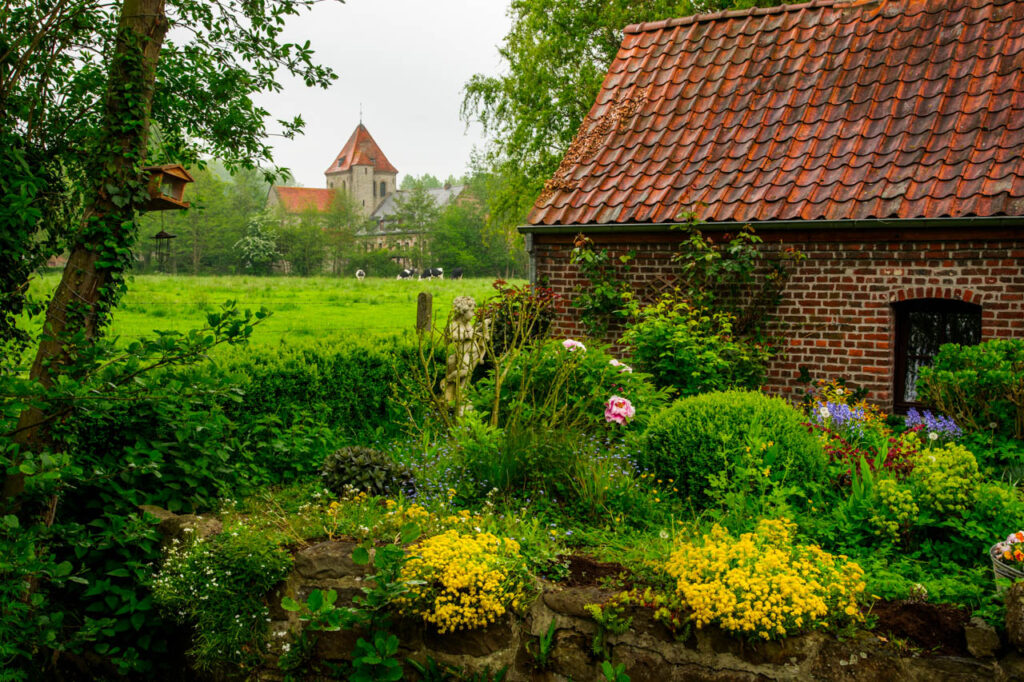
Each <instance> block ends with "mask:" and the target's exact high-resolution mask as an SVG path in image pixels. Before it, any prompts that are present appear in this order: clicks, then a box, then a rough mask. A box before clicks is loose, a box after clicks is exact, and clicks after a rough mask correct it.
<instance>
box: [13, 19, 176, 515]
mask: <svg viewBox="0 0 1024 682" xmlns="http://www.w3.org/2000/svg"><path fill="white" fill-rule="evenodd" d="M167 26H168V24H167V17H166V16H165V15H164V0H124V1H123V4H122V5H121V17H120V21H119V25H118V33H117V40H116V42H115V44H114V52H113V55H112V57H111V61H110V66H109V74H108V86H107V94H106V102H105V106H104V114H103V131H102V134H101V136H100V138H99V141H98V149H96V150H95V153H94V154H93V159H94V162H93V165H92V167H91V168H90V169H89V171H90V172H89V177H91V178H93V179H94V183H95V184H94V187H95V190H94V192H95V193H94V195H93V196H94V198H93V200H92V204H91V205H90V206H88V207H87V209H86V211H85V219H84V221H83V225H82V227H81V230H80V231H79V234H78V236H77V237H76V242H75V243H74V246H73V247H72V248H71V255H70V257H69V258H68V262H67V265H66V266H65V267H64V273H63V275H62V276H61V280H60V283H59V284H58V285H57V289H56V290H55V291H54V294H53V298H52V299H51V300H50V303H49V306H48V307H47V310H46V320H45V322H44V324H43V334H42V336H41V339H40V343H39V349H38V351H37V352H36V357H35V362H33V363H32V370H31V374H30V376H31V378H32V379H34V380H36V381H38V382H39V383H40V385H41V386H42V387H43V388H50V387H51V386H53V384H54V379H55V377H56V376H58V375H59V374H60V373H61V371H62V365H63V364H64V363H65V362H66V361H67V358H68V350H69V348H70V346H71V344H72V343H73V342H74V337H75V336H76V335H78V334H79V333H82V334H83V335H84V340H86V341H89V340H91V339H93V338H94V337H95V335H96V332H97V327H98V325H99V320H100V316H101V315H102V314H103V313H104V312H105V310H106V309H107V308H109V306H110V305H111V304H113V303H115V302H116V298H117V295H118V293H119V291H120V288H119V286H120V280H121V276H122V274H123V273H124V271H125V270H126V269H127V268H128V267H129V266H130V264H131V258H132V247H133V246H134V244H135V239H136V227H135V214H136V212H137V211H139V210H141V209H142V207H143V206H144V203H145V200H146V196H145V185H146V178H145V177H143V176H144V174H143V172H142V170H141V169H142V167H143V166H144V165H145V159H146V142H147V139H148V137H149V126H150V110H151V108H152V103H153V89H154V82H155V78H156V62H157V58H158V57H159V55H160V49H161V47H162V46H163V40H164V34H165V33H166V32H167ZM45 418H46V415H44V414H43V412H42V410H40V409H38V408H31V409H28V410H25V411H24V412H23V413H22V414H21V416H20V418H19V420H18V431H17V432H16V433H15V436H14V439H15V441H16V442H17V443H18V444H19V445H20V446H21V447H22V448H23V449H25V448H28V449H32V450H38V449H39V448H40V447H41V446H42V445H43V444H44V442H45V438H44V434H43V433H42V432H43V430H44V428H43V427H44V426H45V423H44V422H45ZM24 486H25V478H24V475H23V474H13V475H11V474H8V475H7V476H6V477H5V479H4V487H3V497H4V498H5V499H9V498H12V497H15V496H17V495H19V494H20V493H21V492H22V491H23V490H24Z"/></svg>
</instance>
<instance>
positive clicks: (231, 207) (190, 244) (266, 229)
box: [137, 162, 526, 277]
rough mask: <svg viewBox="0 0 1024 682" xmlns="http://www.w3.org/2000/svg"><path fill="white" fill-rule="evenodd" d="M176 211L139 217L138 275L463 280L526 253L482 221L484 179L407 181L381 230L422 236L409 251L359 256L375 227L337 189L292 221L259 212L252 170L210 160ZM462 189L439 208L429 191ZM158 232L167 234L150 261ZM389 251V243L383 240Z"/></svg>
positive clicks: (261, 192) (518, 260)
mask: <svg viewBox="0 0 1024 682" xmlns="http://www.w3.org/2000/svg"><path fill="white" fill-rule="evenodd" d="M191 173H192V176H193V177H194V178H195V183H193V184H192V185H191V186H190V187H189V189H188V191H187V194H186V198H187V199H188V201H189V202H190V204H191V206H190V208H189V209H187V210H182V211H164V212H162V213H159V214H148V215H145V216H143V218H142V220H141V241H142V245H141V247H140V249H139V254H140V255H139V257H138V263H137V269H138V271H141V272H160V271H173V272H176V273H178V274H191V275H214V274H243V273H252V274H258V275H273V274H290V275H299V276H310V275H336V276H351V275H353V274H354V273H355V271H356V270H363V271H364V272H366V273H367V274H368V275H369V276H377V277H394V276H395V274H396V273H397V272H398V271H399V270H401V269H402V267H404V265H405V264H412V266H413V267H415V268H419V269H422V268H425V267H443V268H445V269H446V270H447V271H449V272H450V271H451V270H452V269H454V268H456V267H461V268H462V269H463V272H464V274H465V275H466V276H468V277H498V276H501V277H513V276H522V275H523V274H524V273H525V266H526V253H525V251H524V250H523V243H522V238H521V237H520V236H519V234H518V233H517V232H516V231H515V230H514V229H512V230H501V229H497V228H495V227H494V225H493V224H492V222H491V221H490V220H489V219H488V218H489V213H488V206H489V203H490V194H491V192H493V191H494V186H495V182H494V178H493V177H492V176H489V175H486V174H475V175H471V176H463V177H454V176H449V177H448V179H447V180H446V181H444V182H442V181H441V180H439V179H438V178H436V177H435V176H433V175H430V174H424V175H422V176H411V175H410V176H405V177H404V178H403V180H402V183H401V185H400V188H401V189H402V190H405V191H404V192H403V193H402V195H400V196H399V197H398V199H397V211H396V213H395V216H394V218H393V220H392V221H391V222H389V224H388V227H389V229H395V228H397V229H399V230H401V231H405V232H415V233H419V234H420V235H422V236H423V238H421V239H419V240H418V241H417V244H416V246H415V247H412V248H396V247H394V246H392V247H391V248H384V249H376V250H373V251H367V250H366V246H365V244H366V242H365V239H366V238H362V237H361V236H360V233H364V232H367V231H372V230H373V229H374V228H375V225H374V224H373V223H372V222H371V221H368V220H367V219H366V218H364V217H363V216H362V214H361V212H360V210H359V207H357V206H356V204H355V202H353V201H352V200H351V199H350V198H349V196H348V195H347V194H345V193H344V192H342V191H340V190H339V191H338V192H337V193H336V194H335V196H334V199H333V200H332V202H331V204H330V206H329V207H328V209H327V210H326V211H323V212H320V211H317V210H315V209H313V208H310V209H309V210H307V211H304V212H302V213H299V214H288V213H285V212H284V210H283V208H282V207H278V208H277V209H274V210H267V208H266V203H267V194H268V191H269V185H268V184H267V183H266V181H265V179H264V177H263V175H262V173H260V172H259V171H258V170H244V169H243V170H239V171H237V172H235V173H233V174H232V173H229V172H227V171H226V170H225V169H224V167H223V166H222V165H221V164H219V163H216V162H212V163H209V164H207V165H206V166H205V167H203V168H200V169H195V170H192V171H191ZM445 185H450V186H465V190H464V191H463V193H462V194H461V195H460V196H459V198H458V200H456V201H453V202H451V203H450V204H448V205H446V206H438V205H437V204H436V203H435V201H434V199H433V197H432V196H431V194H430V192H429V191H428V190H430V189H440V188H441V187H443V186H445ZM159 232H165V233H169V234H173V235H174V238H173V239H170V240H167V242H166V244H165V246H164V247H163V248H166V249H167V256H166V258H159V257H158V249H159V248H160V247H159V246H158V244H157V240H155V239H154V236H155V235H156V234H157V233H159ZM391 241H392V243H393V244H394V243H395V242H396V241H398V240H396V239H392V240H391Z"/></svg>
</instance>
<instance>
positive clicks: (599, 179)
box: [520, 0, 1024, 410]
mask: <svg viewBox="0 0 1024 682" xmlns="http://www.w3.org/2000/svg"><path fill="white" fill-rule="evenodd" d="M684 211H686V212H694V213H695V214H696V215H697V217H698V218H699V219H700V220H702V221H704V224H703V225H702V226H701V229H702V230H703V231H704V232H705V234H706V235H708V236H712V237H714V236H715V235H720V234H721V233H724V232H732V233H735V232H736V231H737V230H738V229H739V228H741V227H742V226H744V225H751V226H753V227H754V228H755V229H756V231H757V234H758V235H759V236H760V237H762V238H763V239H764V245H763V247H764V249H765V250H779V249H785V248H788V247H796V248H798V249H800V250H801V251H802V252H804V253H805V254H806V256H807V258H806V259H805V260H803V261H802V262H800V263H799V264H796V265H795V266H794V267H793V268H792V272H793V274H792V277H791V279H790V280H789V283H788V285H787V287H786V289H785V291H784V294H783V301H782V304H781V307H780V309H779V310H778V317H779V319H780V320H781V321H782V322H783V323H785V324H786V328H787V329H789V330H791V331H790V332H787V334H788V337H787V343H788V347H787V349H786V352H785V353H784V354H783V355H781V356H780V357H778V358H777V359H776V360H775V361H774V362H773V364H772V365H771V366H770V368H769V374H768V381H767V384H768V386H767V388H768V389H769V390H771V391H773V392H776V393H780V394H783V395H789V396H793V395H794V394H795V393H796V392H798V391H802V390H803V388H804V385H803V384H802V383H801V382H800V376H801V368H803V369H804V370H806V371H807V372H809V373H810V375H811V376H812V377H813V378H816V379H817V378H840V377H843V378H846V379H848V380H851V381H853V382H854V383H856V384H857V385H860V386H863V387H865V388H867V389H868V390H869V396H870V399H871V400H872V401H874V402H876V403H878V404H880V405H882V406H883V407H885V408H890V409H897V410H899V409H902V408H906V407H907V406H908V405H910V404H913V400H914V395H915V393H914V381H915V379H916V376H917V370H918V368H919V367H920V366H922V365H924V364H927V363H928V362H929V361H930V359H931V357H932V356H933V355H934V354H935V352H936V351H937V348H938V346H939V345H940V344H942V343H945V342H958V343H977V342H979V341H982V340H986V339H992V338H999V337H1024V268H1022V263H1024V2H1021V1H1018V2H1014V1H1009V0H988V1H983V0H902V1H892V2H868V3H865V2H855V3H848V2H836V1H834V0H824V1H817V2H812V3H808V4H803V5H790V6H783V7H772V8H759V9H752V10H743V11H730V12H720V13H717V14H709V15H702V16H695V17H687V18H682V19H674V20H669V21H661V22H655V23H648V24H640V25H636V26H630V27H628V28H626V30H625V37H624V40H623V43H622V46H621V48H620V49H619V52H618V55H617V56H616V58H615V60H614V62H613V63H612V65H611V67H610V68H609V71H608V75H607V77H606V78H605V81H604V84H603V86H602V87H601V90H600V93H599V94H598V96H597V101H596V102H595V103H594V106H593V108H592V109H591V110H590V113H589V115H588V116H587V118H586V119H585V121H584V122H583V125H582V126H581V128H580V131H579V133H578V134H577V136H576V138H575V140H574V141H573V144H572V146H571V147H570V149H569V150H568V152H567V153H566V155H565V158H564V159H563V161H562V163H561V165H560V167H559V168H558V171H557V172H556V173H555V175H554V177H552V178H551V179H550V180H549V181H548V182H547V183H546V185H545V188H544V191H543V192H542V194H541V196H540V197H539V198H538V200H537V202H536V204H535V205H534V208H533V210H532V211H531V213H530V216H529V219H528V224H527V225H525V226H523V227H521V228H520V229H521V231H522V232H523V233H525V235H526V237H527V248H528V250H529V251H530V255H531V275H532V278H533V279H535V280H536V281H538V282H541V283H547V284H548V285H549V286H551V287H552V288H553V289H555V291H556V292H557V293H559V294H561V295H562V296H563V297H566V298H571V296H572V293H573V291H574V289H575V287H576V286H577V285H578V284H580V280H579V278H578V271H577V269H576V267H575V266H573V265H572V264H570V262H569V252H570V250H571V249H572V241H573V238H574V237H575V235H577V234H578V233H583V234H585V235H587V236H588V237H590V238H591V239H592V240H594V242H595V244H596V245H597V246H598V247H602V248H609V249H610V250H611V251H612V253H613V254H615V255H619V254H624V253H627V252H630V251H635V252H636V259H635V261H634V264H633V267H632V269H631V270H630V272H629V273H628V275H627V277H628V279H629V281H630V282H631V283H632V284H633V286H634V287H635V288H636V289H637V291H638V292H640V293H641V294H645V293H646V294H651V293H655V292H657V291H659V290H661V289H664V288H665V287H666V286H667V284H668V283H670V282H671V281H672V278H673V274H674V272H675V268H674V266H673V262H672V255H673V253H674V252H675V251H676V250H677V248H678V244H679V242H680V241H681V240H682V239H683V238H684V236H685V233H684V232H681V231H679V230H673V229H672V225H674V224H675V223H677V222H679V216H680V214H681V213H682V212H684ZM555 330H556V333H562V334H566V335H574V334H580V333H581V327H580V325H579V321H578V320H576V319H575V318H574V316H573V314H572V310H571V308H569V307H568V305H567V303H566V301H565V300H563V301H562V304H561V308H560V310H559V316H558V318H557V320H556V325H555Z"/></svg>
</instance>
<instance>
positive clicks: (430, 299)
mask: <svg viewBox="0 0 1024 682" xmlns="http://www.w3.org/2000/svg"><path fill="white" fill-rule="evenodd" d="M433 321H434V295H433V294H431V293H428V292H426V291H421V292H420V295H419V296H418V297H417V298H416V331H417V332H418V333H420V334H422V333H423V332H425V331H430V327H431V324H433Z"/></svg>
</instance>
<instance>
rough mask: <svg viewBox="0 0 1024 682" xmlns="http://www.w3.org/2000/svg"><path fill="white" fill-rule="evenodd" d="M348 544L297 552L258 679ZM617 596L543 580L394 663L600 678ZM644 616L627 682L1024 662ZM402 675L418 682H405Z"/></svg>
mask: <svg viewBox="0 0 1024 682" xmlns="http://www.w3.org/2000/svg"><path fill="white" fill-rule="evenodd" d="M353 548H354V545H353V544H351V543H347V542H323V543H319V544H317V545H313V546H311V547H308V548H305V549H303V550H301V551H300V552H298V554H297V555H296V558H295V564H294V568H293V571H292V574H291V576H290V577H289V579H288V580H287V582H286V583H284V584H283V585H281V586H280V587H279V588H278V589H277V590H276V591H275V593H273V594H271V595H270V596H269V598H268V602H269V604H270V606H271V619H272V622H271V637H270V639H271V652H272V653H271V655H270V656H269V657H268V659H267V665H266V667H265V668H264V670H263V672H262V674H261V676H260V678H261V679H263V680H280V679H283V675H282V674H281V673H280V671H279V670H278V669H277V667H276V659H277V655H278V654H280V653H281V652H282V651H283V649H284V647H285V645H289V644H290V643H291V642H293V641H294V640H295V637H296V634H297V632H298V631H299V628H300V622H299V621H298V619H297V618H296V616H295V614H294V613H290V612H288V611H284V610H282V609H281V608H280V607H279V606H278V605H279V604H280V600H281V598H282V597H283V596H285V595H288V596H290V597H292V598H294V599H301V600H304V599H305V598H306V597H307V596H308V595H309V593H310V592H311V591H312V590H314V589H321V590H326V589H334V590H336V591H337V592H338V593H339V603H341V602H343V601H345V600H350V599H351V597H352V596H353V595H355V594H356V593H357V592H358V591H359V588H360V586H361V585H362V584H363V581H365V580H368V579H370V576H369V575H368V574H367V573H366V568H365V567H363V566H358V565H355V564H353V563H352V561H351V553H352V549H353ZM611 594H612V593H611V592H609V591H606V590H602V589H599V588H596V587H561V586H558V585H555V584H549V583H545V584H543V585H542V591H541V594H540V596H539V598H537V599H536V600H535V601H534V603H533V604H532V605H531V606H530V608H529V610H528V612H527V613H526V614H525V615H524V617H522V618H520V617H518V616H511V615H510V616H508V617H506V618H505V619H504V620H502V621H500V622H498V623H496V624H494V625H492V626H490V627H488V628H486V629H483V630H477V631H470V632H461V633H455V634H450V635H444V636H442V635H438V634H436V633H434V632H432V631H431V630H429V629H427V628H425V627H424V626H423V625H422V624H419V623H415V622H409V621H405V622H400V623H398V624H397V627H396V631H395V633H396V634H397V635H398V636H399V638H400V639H401V642H402V650H401V651H400V655H401V656H402V657H403V658H404V657H412V658H414V659H416V660H419V661H420V662H423V661H425V660H426V658H427V657H428V656H430V657H432V658H433V659H434V660H436V661H438V662H439V663H446V664H450V665H454V666H457V667H460V668H463V669H464V670H465V671H466V672H475V671H483V670H486V669H490V670H491V671H497V670H499V669H502V668H507V674H506V677H505V679H506V680H508V681H509V682H515V681H517V680H552V681H553V680H575V681H576V682H587V681H590V680H601V679H603V677H602V676H601V673H600V664H601V661H602V657H595V656H594V655H593V654H592V641H593V637H594V634H595V633H596V631H597V625H596V624H595V623H594V621H593V620H592V619H591V618H590V617H589V616H588V615H587V614H586V612H585V611H584V606H585V605H586V604H590V603H597V602H601V601H603V600H605V599H607V597H609V596H610V595H611ZM649 614H650V612H649V611H638V612H636V613H634V614H633V624H632V628H631V629H630V630H629V631H628V632H627V633H625V634H622V635H611V634H610V635H608V636H607V639H606V644H607V647H608V651H609V652H610V653H611V657H612V659H613V660H614V661H615V662H616V663H624V664H625V666H626V672H627V673H628V675H629V676H630V678H631V679H632V680H633V682H647V681H652V682H653V681H656V682H669V681H672V680H715V681H722V682H725V681H729V682H733V681H746V680H750V681H753V680H878V681H882V680H885V681H889V680H911V681H912V680H921V681H922V682H925V681H927V682H935V681H936V680H1015V679H1024V658H1022V657H1021V656H1020V655H1018V654H1017V653H1015V652H1012V651H1010V649H1009V648H1008V647H1006V646H1003V645H1001V643H1000V641H999V638H998V636H997V635H996V633H995V632H994V631H993V630H991V629H990V628H986V627H984V626H981V625H979V624H977V622H975V623H974V624H972V625H970V626H968V627H967V629H966V631H965V633H964V636H965V638H966V643H967V646H968V649H969V650H970V651H971V652H972V654H973V656H972V657H966V656H963V657H957V656H929V655H928V652H924V651H920V650H912V649H907V648H906V647H904V648H903V649H902V650H901V648H900V646H899V645H898V643H885V642H883V641H882V640H881V639H880V638H879V637H877V636H875V635H873V634H870V633H863V634H861V635H858V636H857V637H854V638H851V639H846V640H842V641H841V640H838V639H836V638H835V637H832V636H827V635H824V634H819V633H815V634H810V635H806V636H801V637H794V638H790V639H787V640H784V641H782V642H766V643H755V644H750V643H747V642H744V641H741V640H738V639H735V638H733V637H730V636H728V635H726V634H725V633H723V632H722V631H720V630H717V629H714V628H708V629H703V630H696V631H693V632H691V633H690V634H689V635H688V636H687V637H685V638H684V639H683V640H682V641H678V640H677V639H676V638H675V637H674V636H673V635H672V633H671V632H669V631H668V630H667V629H666V628H665V627H664V626H662V625H661V624H659V623H657V622H655V621H654V620H653V619H652V618H651V617H650V615H649ZM552 621H554V622H555V633H554V646H553V649H552V651H551V655H550V660H549V664H548V666H547V667H546V668H544V669H538V668H537V666H536V663H535V661H536V659H535V657H534V654H535V653H536V652H537V650H538V644H537V639H538V637H539V636H541V635H543V634H544V633H546V632H547V631H548V628H549V625H550V624H551V622H552ZM360 634H361V633H358V632H345V631H342V632H328V633H319V635H318V636H319V640H318V643H317V645H316V649H315V652H314V655H315V658H316V659H318V660H320V661H343V660H345V659H346V658H347V656H348V654H349V652H350V651H351V650H352V648H353V645H354V644H355V641H356V639H357V638H358V637H359V636H360ZM409 679H415V678H414V677H411V676H410V677H409Z"/></svg>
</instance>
